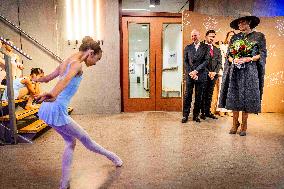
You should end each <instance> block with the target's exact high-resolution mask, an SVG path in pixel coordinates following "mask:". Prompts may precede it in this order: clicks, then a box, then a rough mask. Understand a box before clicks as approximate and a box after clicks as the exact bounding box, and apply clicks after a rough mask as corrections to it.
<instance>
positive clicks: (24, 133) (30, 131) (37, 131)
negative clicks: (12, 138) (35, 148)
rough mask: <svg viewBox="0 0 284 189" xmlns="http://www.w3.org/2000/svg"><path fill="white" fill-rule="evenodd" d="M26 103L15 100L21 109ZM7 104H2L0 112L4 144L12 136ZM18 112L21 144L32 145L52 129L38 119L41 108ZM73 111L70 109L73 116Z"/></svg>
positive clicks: (0, 132)
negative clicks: (33, 141)
mask: <svg viewBox="0 0 284 189" xmlns="http://www.w3.org/2000/svg"><path fill="white" fill-rule="evenodd" d="M25 102H26V101H25V100H23V99H21V100H15V106H16V107H20V106H22V105H23V104H24V103H25ZM7 105H8V103H7V102H1V107H0V108H1V109H0V112H1V113H2V115H1V117H0V124H1V126H0V140H2V143H9V141H8V138H9V137H7V136H8V135H10V134H11V131H10V129H9V114H8V110H7ZM18 109H19V110H16V112H15V116H16V126H17V134H18V139H19V142H21V143H32V140H34V139H36V138H37V137H38V136H40V135H41V134H42V133H44V132H45V131H47V130H48V129H50V127H49V126H48V125H47V124H46V123H45V122H44V121H42V120H40V119H38V116H37V113H38V110H39V108H34V109H30V110H25V109H21V108H18ZM72 111H73V108H72V107H68V113H69V114H71V112H72Z"/></svg>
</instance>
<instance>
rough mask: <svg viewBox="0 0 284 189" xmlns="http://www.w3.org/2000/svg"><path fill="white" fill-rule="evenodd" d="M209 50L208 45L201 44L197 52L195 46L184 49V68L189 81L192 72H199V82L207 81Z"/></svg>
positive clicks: (191, 45)
mask: <svg viewBox="0 0 284 189" xmlns="http://www.w3.org/2000/svg"><path fill="white" fill-rule="evenodd" d="M209 56H210V55H209V48H208V45H206V44H204V43H200V45H199V47H198V49H197V51H196V50H195V47H194V44H193V43H192V44H190V45H187V46H186V47H185V49H184V67H185V72H186V78H187V79H189V78H190V76H189V75H188V74H189V73H190V72H191V71H194V70H196V71H198V74H197V75H198V80H197V82H203V81H206V80H207V73H206V71H205V68H206V66H207V65H208V61H209Z"/></svg>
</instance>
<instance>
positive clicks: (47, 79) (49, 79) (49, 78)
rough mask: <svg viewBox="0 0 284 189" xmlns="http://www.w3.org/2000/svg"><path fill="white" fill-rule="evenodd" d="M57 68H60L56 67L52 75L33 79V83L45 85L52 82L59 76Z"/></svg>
mask: <svg viewBox="0 0 284 189" xmlns="http://www.w3.org/2000/svg"><path fill="white" fill-rule="evenodd" d="M59 67H60V66H58V67H57V68H56V69H55V70H54V71H53V72H52V73H50V74H48V75H46V76H43V77H41V78H35V79H33V81H35V82H44V83H47V82H49V81H51V80H53V79H54V78H56V77H57V76H58V75H59Z"/></svg>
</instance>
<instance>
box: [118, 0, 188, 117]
mask: <svg viewBox="0 0 284 189" xmlns="http://www.w3.org/2000/svg"><path fill="white" fill-rule="evenodd" d="M119 6H120V9H119V10H120V11H119V33H120V89H121V111H122V112H124V111H125V110H124V106H123V105H124V99H123V97H124V91H123V81H124V80H123V77H124V74H128V73H125V72H124V69H123V59H124V58H125V57H124V56H123V31H122V18H123V17H167V18H180V20H181V21H182V14H181V13H165V12H149V13H137V12H123V11H121V3H120V5H119ZM180 23H181V22H180ZM161 55H162V53H161ZM158 71H160V70H158ZM156 88H157V87H156ZM181 95H182V92H181ZM162 101H163V100H162ZM181 101H182V100H181ZM180 103H181V102H180ZM170 104H171V103H167V104H165V106H168V105H170ZM161 110H163V108H162V109H161ZM157 111H158V110H157Z"/></svg>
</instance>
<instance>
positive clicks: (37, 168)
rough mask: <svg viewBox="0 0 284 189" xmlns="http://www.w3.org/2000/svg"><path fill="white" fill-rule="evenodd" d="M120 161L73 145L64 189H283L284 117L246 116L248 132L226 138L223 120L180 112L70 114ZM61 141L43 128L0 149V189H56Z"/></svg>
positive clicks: (227, 121)
mask: <svg viewBox="0 0 284 189" xmlns="http://www.w3.org/2000/svg"><path fill="white" fill-rule="evenodd" d="M72 117H73V118H74V120H76V121H77V122H78V123H80V124H81V125H82V127H84V128H85V129H86V130H87V131H88V132H89V134H90V136H91V137H92V138H93V139H94V140H95V141H96V142H98V143H99V144H101V145H102V146H104V147H106V148H107V149H109V150H112V151H114V152H116V153H117V154H119V155H120V156H121V158H122V159H123V161H124V165H123V167H121V168H115V167H114V166H113V165H112V163H111V162H110V161H109V160H107V159H106V158H104V157H102V156H100V155H97V154H93V153H92V152H90V151H88V150H86V149H85V148H84V146H83V145H82V144H81V143H79V142H78V143H77V146H76V149H75V155H74V161H73V169H72V181H71V188H72V189H96V188H115V189H116V188H119V189H120V188H121V189H124V188H129V189H132V188H134V189H136V188H138V189H141V188H145V189H152V188H163V189H164V188H284V124H283V123H284V114H276V113H270V114H260V115H250V117H249V125H248V135H247V136H246V137H240V136H239V135H229V134H228V130H229V128H230V126H231V123H232V120H231V119H232V118H231V117H222V118H221V117H220V118H219V119H218V120H212V119H210V120H206V121H203V122H201V123H196V122H192V121H189V122H188V123H186V124H181V123H180V119H181V113H177V112H140V113H122V114H116V115H73V116H72ZM63 147H64V143H63V141H62V140H61V138H60V136H59V135H58V134H56V133H55V132H54V130H50V131H48V132H46V133H45V134H44V135H42V136H41V137H40V138H38V139H36V140H35V143H34V144H19V145H7V146H0V188H1V189H2V188H3V189H14V188H19V189H33V188H37V189H56V188H58V185H59V180H60V174H61V153H62V150H63Z"/></svg>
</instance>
